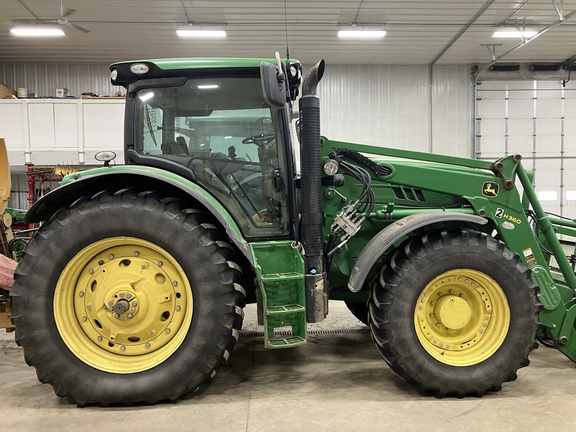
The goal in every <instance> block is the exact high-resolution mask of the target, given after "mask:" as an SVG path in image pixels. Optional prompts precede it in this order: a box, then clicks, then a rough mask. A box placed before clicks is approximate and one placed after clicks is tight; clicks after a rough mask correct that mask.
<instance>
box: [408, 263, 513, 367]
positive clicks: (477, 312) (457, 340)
mask: <svg viewBox="0 0 576 432" xmlns="http://www.w3.org/2000/svg"><path fill="white" fill-rule="evenodd" d="M495 313H497V314H499V315H497V316H496V317H495V316H494V314H495ZM509 319H510V309H509V307H508V303H507V301H506V297H505V296H504V294H503V292H502V290H501V288H500V286H499V285H498V284H497V283H496V281H494V280H493V279H492V278H490V277H489V276H487V275H486V274H484V273H481V272H478V271H475V270H469V269H456V270H451V271H448V272H445V273H442V274H441V275H439V276H438V277H436V278H434V279H433V280H432V281H431V282H430V283H429V284H428V285H427V286H426V287H425V288H424V290H422V292H421V293H420V296H419V297H418V300H417V305H416V308H415V312H414V325H415V329H416V334H417V335H418V339H419V340H420V343H421V344H422V346H423V347H424V349H426V351H428V352H429V353H430V354H431V355H432V356H433V357H435V358H436V359H438V360H439V361H441V362H443V363H449V364H453V365H455V366H467V365H470V364H475V363H478V362H480V361H482V360H483V359H485V358H488V357H489V356H490V355H492V354H493V353H494V351H496V349H498V347H499V346H500V345H501V344H502V342H503V341H504V338H505V336H506V333H507V331H508V323H509ZM494 320H496V321H497V322H494Z"/></svg>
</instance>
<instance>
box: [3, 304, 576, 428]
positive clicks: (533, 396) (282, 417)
mask: <svg viewBox="0 0 576 432" xmlns="http://www.w3.org/2000/svg"><path fill="white" fill-rule="evenodd" d="M255 316H256V314H255V309H254V306H253V305H250V306H248V307H247V309H246V320H245V325H244V330H243V333H244V334H243V336H241V338H240V341H239V342H238V345H237V346H236V349H235V350H234V352H233V353H232V355H231V356H230V360H229V363H228V364H227V365H225V366H224V367H223V368H222V369H221V370H220V371H219V373H218V374H216V376H215V378H214V380H213V381H212V383H211V384H209V385H208V386H207V387H206V388H205V389H203V390H200V391H199V392H197V393H195V394H194V395H193V396H190V397H188V398H187V399H186V400H181V401H179V402H178V403H161V404H158V405H155V406H139V407H125V408H101V407H87V408H77V407H76V405H73V404H70V403H69V402H67V401H66V400H62V399H60V398H58V397H56V396H55V395H54V393H53V392H52V388H51V387H50V386H48V385H42V384H40V383H39V382H38V381H37V379H36V374H35V371H34V369H32V368H30V367H28V366H27V365H26V364H25V363H24V360H23V358H22V352H21V350H20V348H18V347H17V346H16V344H15V343H14V341H13V334H2V335H0V395H1V399H0V414H1V416H2V418H1V420H0V431H6V432H8V431H10V432H18V431H26V432H30V431H43V432H44V431H45V432H49V431H79V430H84V431H97V430H99V431H170V432H180V431H202V432H203V431H226V432H235V431H248V432H256V431H267V432H268V431H271V430H272V431H274V432H281V431H299V432H303V431H315V432H316V431H352V430H356V431H358V432H360V431H362V432H364V431H387V432H388V431H427V432H429V431H506V432H510V431H520V430H522V431H555V432H558V431H576V416H575V410H576V398H575V393H576V386H575V383H576V370H575V367H574V364H573V363H572V362H570V361H569V360H568V359H567V358H566V357H564V356H563V355H562V354H560V353H558V352H557V351H555V350H551V349H548V348H544V347H540V348H539V349H538V350H536V351H535V352H534V353H533V354H532V356H531V360H532V363H531V365H530V366H529V367H528V368H524V369H522V370H521V371H520V373H519V378H518V380H517V381H514V382H512V383H507V384H505V385H504V387H503V389H502V391H500V392H498V393H494V394H489V395H487V396H484V397H483V398H474V397H472V398H466V399H454V398H450V399H440V400H439V399H435V398H433V397H429V396H424V395H421V394H418V393H416V392H415V391H414V390H413V389H412V387H410V386H409V385H407V384H406V383H404V381H402V380H401V379H399V378H398V377H396V375H395V374H394V373H393V372H391V371H390V369H389V368H388V367H387V366H386V364H385V363H384V361H383V360H382V359H381V357H380V355H379V354H378V352H377V351H376V348H375V347H374V346H373V344H372V342H371V340H370V335H369V334H368V333H367V332H363V330H365V327H364V326H363V325H362V324H361V323H360V322H358V321H357V320H356V319H355V318H354V317H353V316H352V315H351V314H350V313H349V312H348V310H347V309H346V307H345V305H344V304H342V303H340V302H331V313H330V315H329V317H328V319H327V320H326V321H324V322H323V323H320V324H316V325H313V326H310V328H311V330H315V332H314V334H312V335H311V336H310V342H309V343H308V344H307V345H305V346H303V347H300V348H295V349H290V350H279V351H267V350H265V349H264V348H263V344H262V338H261V337H258V336H253V335H250V332H254V331H258V330H261V329H259V328H258V327H257V326H256V324H255ZM325 330H330V331H337V332H328V331H326V332H323V331H325ZM246 333H248V334H246Z"/></svg>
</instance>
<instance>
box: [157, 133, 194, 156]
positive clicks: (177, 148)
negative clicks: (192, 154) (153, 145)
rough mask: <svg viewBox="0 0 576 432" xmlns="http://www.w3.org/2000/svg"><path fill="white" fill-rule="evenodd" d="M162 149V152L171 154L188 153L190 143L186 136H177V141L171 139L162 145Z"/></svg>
mask: <svg viewBox="0 0 576 432" xmlns="http://www.w3.org/2000/svg"><path fill="white" fill-rule="evenodd" d="M160 149H161V150H162V154H171V155H188V145H187V144H186V140H185V139H184V137H181V136H179V137H176V141H174V140H169V141H166V142H164V143H162V145H161V146H160Z"/></svg>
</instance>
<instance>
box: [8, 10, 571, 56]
mask: <svg viewBox="0 0 576 432" xmlns="http://www.w3.org/2000/svg"><path fill="white" fill-rule="evenodd" d="M62 1H63V8H64V10H65V9H67V8H70V9H75V10H76V12H75V13H73V14H72V15H70V16H68V20H69V22H70V23H73V24H76V25H77V26H81V27H83V28H85V29H87V30H89V31H90V32H89V33H84V32H82V31H80V30H78V29H77V28H74V27H72V26H68V25H63V26H62V27H63V29H64V31H65V32H66V36H65V37H60V38H50V39H47V38H42V39H39V38H17V37H15V36H12V35H11V34H10V28H11V27H12V25H13V22H14V21H20V20H35V19H36V18H40V19H43V20H44V19H57V18H58V17H59V16H60V8H61V0H0V63H17V62H25V63H46V62H49V63H53V62H61V63H110V62H114V61H118V60H129V59H140V58H158V57H271V56H273V54H274V52H275V51H280V52H281V53H282V54H284V53H285V49H286V34H287V36H288V41H289V46H290V55H291V56H293V57H295V58H298V59H299V60H300V61H302V62H304V63H312V62H315V61H317V60H318V59H319V58H324V59H326V61H327V62H329V63H332V64H337V63H339V64H350V63H360V64H406V65H409V64H420V65H430V64H487V63H490V62H492V61H493V60H494V58H497V59H498V60H499V61H506V62H519V63H526V62H559V63H561V62H564V61H566V60H567V59H569V58H574V56H576V18H573V17H572V16H573V15H576V14H572V12H574V11H576V0H566V1H562V0H517V1H512V0H439V1H435V0H307V1H304V0H286V2H285V1H284V0H251V1H232V0H229V1H216V0H199V1H196V0H193V1H190V0H98V1H93V0H62ZM566 17H568V18H567V19H565V18H566ZM187 22H195V23H202V24H207V23H223V24H225V25H226V32H227V34H228V36H227V37H226V38H225V39H221V40H198V39H197V40H193V39H181V38H178V36H176V29H177V28H179V26H182V25H185V24H186V23H187ZM352 22H356V23H358V24H362V23H382V24H385V26H386V30H387V32H388V33H387V35H386V37H385V38H384V39H382V40H374V41H367V40H365V41H350V40H348V41H345V40H339V39H338V38H337V36H336V34H337V31H338V28H339V26H341V25H343V24H349V23H352ZM504 22H507V23H510V22H513V23H516V24H517V25H520V26H523V25H530V26H535V27H537V28H538V29H539V30H540V31H542V30H545V29H546V28H548V27H549V26H550V25H552V24H554V23H556V26H555V27H554V28H552V29H550V30H549V31H545V32H544V33H543V34H542V35H541V36H539V37H537V38H535V39H534V40H531V41H529V42H530V43H527V44H524V43H523V42H522V41H521V40H520V39H504V40H502V39H498V40H496V39H494V38H492V33H493V31H494V28H495V27H496V26H498V25H501V24H502V23H504ZM494 44H498V45H497V46H489V47H487V46H486V45H494ZM499 44H501V45H499ZM519 44H521V46H518V45H519ZM515 46H518V48H517V49H515V50H513V48H514V47H515ZM510 50H512V51H511V52H510V54H507V55H506V56H505V57H504V58H502V59H499V58H498V57H499V56H500V55H501V54H503V53H506V52H507V51H510Z"/></svg>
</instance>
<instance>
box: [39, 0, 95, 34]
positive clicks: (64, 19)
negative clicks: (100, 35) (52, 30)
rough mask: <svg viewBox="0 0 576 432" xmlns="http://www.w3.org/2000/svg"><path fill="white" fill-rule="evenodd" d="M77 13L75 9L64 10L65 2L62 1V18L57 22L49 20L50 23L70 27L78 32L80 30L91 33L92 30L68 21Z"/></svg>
mask: <svg viewBox="0 0 576 432" xmlns="http://www.w3.org/2000/svg"><path fill="white" fill-rule="evenodd" d="M74 13H76V10H75V9H64V5H63V0H60V17H59V18H58V19H57V20H48V21H50V22H57V23H58V24H60V25H65V26H68V27H73V28H75V29H76V30H80V31H81V32H83V33H90V30H88V29H85V28H84V27H80V26H79V25H78V24H74V23H71V22H70V21H68V17H69V16H71V15H73V14H74Z"/></svg>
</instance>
